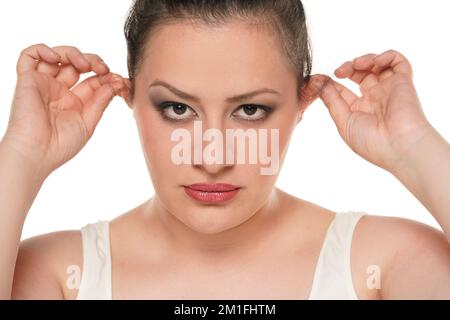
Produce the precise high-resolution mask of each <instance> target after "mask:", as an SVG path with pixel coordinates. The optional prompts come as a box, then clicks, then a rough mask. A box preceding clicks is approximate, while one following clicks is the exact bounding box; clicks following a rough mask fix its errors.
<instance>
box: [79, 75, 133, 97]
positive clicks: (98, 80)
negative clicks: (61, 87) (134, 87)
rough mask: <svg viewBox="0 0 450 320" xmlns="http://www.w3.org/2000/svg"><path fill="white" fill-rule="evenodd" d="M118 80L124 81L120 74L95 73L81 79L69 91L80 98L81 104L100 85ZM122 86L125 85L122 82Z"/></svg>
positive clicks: (92, 94)
mask: <svg viewBox="0 0 450 320" xmlns="http://www.w3.org/2000/svg"><path fill="white" fill-rule="evenodd" d="M119 81H123V82H124V80H123V78H122V77H121V76H119V75H117V74H114V73H108V74H106V75H95V76H91V77H89V78H87V79H85V80H83V81H82V82H81V83H79V84H78V85H76V86H75V87H74V88H73V89H72V90H71V91H72V93H73V94H75V95H76V96H78V97H79V98H80V100H81V101H82V102H83V104H86V103H88V102H89V100H90V99H91V98H92V96H94V94H95V92H96V91H97V90H98V89H99V88H100V87H101V86H103V85H105V84H108V83H112V82H119ZM123 86H125V83H123Z"/></svg>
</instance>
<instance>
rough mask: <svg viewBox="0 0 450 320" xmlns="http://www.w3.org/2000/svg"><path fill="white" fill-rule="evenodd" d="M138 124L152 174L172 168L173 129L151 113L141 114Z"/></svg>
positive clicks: (137, 117) (137, 120)
mask: <svg viewBox="0 0 450 320" xmlns="http://www.w3.org/2000/svg"><path fill="white" fill-rule="evenodd" d="M136 123H137V126H138V131H139V136H140V139H141V144H142V148H143V151H144V155H145V158H146V161H147V165H148V166H149V169H150V170H151V171H152V173H158V172H159V170H157V169H164V168H166V169H167V168H169V167H170V166H172V162H171V158H170V155H171V149H172V143H173V142H172V141H170V137H171V134H172V131H173V129H172V128H170V126H168V125H166V124H164V122H163V121H162V120H161V119H159V115H157V114H154V113H152V112H151V111H144V112H142V111H141V112H139V113H138V115H137V116H136ZM163 172H167V171H163Z"/></svg>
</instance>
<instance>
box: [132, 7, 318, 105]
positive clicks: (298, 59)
mask: <svg viewBox="0 0 450 320" xmlns="http://www.w3.org/2000/svg"><path fill="white" fill-rule="evenodd" d="M231 19H241V20H242V19H243V20H245V21H247V22H256V23H257V24H258V23H259V24H262V25H268V26H270V27H272V30H273V31H274V32H275V34H277V35H279V39H280V41H281V46H282V48H283V50H284V53H285V55H286V57H287V58H288V61H289V62H290V64H291V65H292V67H293V68H294V70H296V73H297V88H298V90H300V89H301V87H302V85H303V83H304V82H305V81H308V80H309V77H310V74H311V68H312V54H311V47H310V42H309V37H308V31H307V27H306V17H305V11H304V9H303V4H302V2H301V0H134V2H133V4H132V6H131V8H130V10H129V12H128V16H127V19H126V22H125V27H124V32H125V39H126V42H127V50H128V75H129V78H130V80H131V83H132V90H131V95H132V98H133V96H134V79H135V76H136V74H137V72H138V71H139V67H140V65H141V62H142V57H143V55H144V51H145V43H146V40H147V38H148V36H149V35H150V34H151V32H153V31H155V30H156V29H157V28H158V27H161V26H163V25H165V24H168V23H171V22H177V21H180V20H188V21H191V22H193V23H195V22H201V23H205V24H207V25H210V26H215V25H220V24H223V23H226V22H227V21H229V20H231Z"/></svg>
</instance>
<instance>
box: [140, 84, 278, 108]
mask: <svg viewBox="0 0 450 320" xmlns="http://www.w3.org/2000/svg"><path fill="white" fill-rule="evenodd" d="M156 86H161V87H164V88H166V89H168V90H170V91H171V92H172V93H174V94H175V95H177V96H178V97H180V98H182V99H185V100H190V101H194V102H196V103H200V98H198V97H196V96H193V95H191V94H189V93H186V92H183V91H181V90H180V89H177V88H175V87H174V86H173V85H171V84H169V83H167V82H165V81H162V80H156V81H154V82H153V83H151V84H150V85H149V87H148V88H149V89H150V88H152V87H156ZM263 93H272V94H276V95H280V93H279V92H278V91H276V90H273V89H269V88H261V89H258V90H254V91H251V92H247V93H243V94H239V95H236V96H232V97H229V98H227V99H226V100H225V101H226V102H228V103H238V102H241V101H244V100H247V99H250V98H252V97H254V96H256V95H259V94H263Z"/></svg>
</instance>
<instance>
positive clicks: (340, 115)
mask: <svg viewBox="0 0 450 320" xmlns="http://www.w3.org/2000/svg"><path fill="white" fill-rule="evenodd" d="M320 98H321V99H322V101H323V102H324V103H325V106H326V107H327V108H328V111H329V112H330V115H331V117H332V118H333V120H334V122H335V124H336V127H337V129H338V131H339V134H340V135H341V137H342V138H344V139H345V137H346V133H345V128H346V124H347V121H348V120H349V118H350V115H351V111H350V106H349V105H348V103H347V102H346V101H345V99H344V98H343V97H342V96H341V93H340V92H339V90H338V88H337V86H336V82H335V81H334V80H333V79H331V78H330V79H329V80H328V81H327V83H326V84H325V85H324V87H323V88H322V91H321V94H320Z"/></svg>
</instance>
